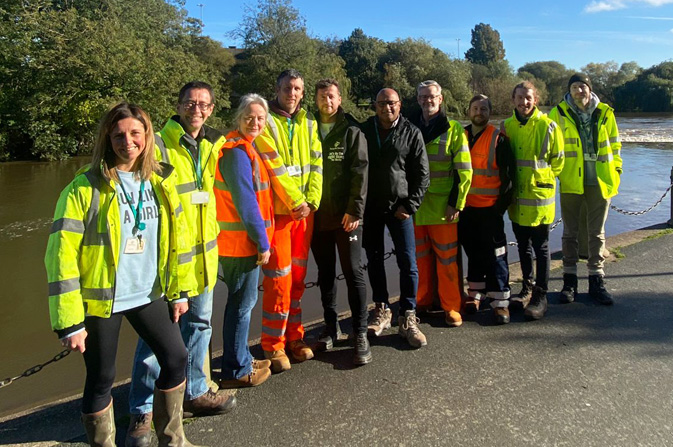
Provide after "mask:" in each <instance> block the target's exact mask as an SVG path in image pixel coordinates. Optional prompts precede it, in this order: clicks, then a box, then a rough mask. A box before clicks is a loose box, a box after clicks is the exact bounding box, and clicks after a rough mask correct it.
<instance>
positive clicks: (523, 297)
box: [509, 279, 534, 310]
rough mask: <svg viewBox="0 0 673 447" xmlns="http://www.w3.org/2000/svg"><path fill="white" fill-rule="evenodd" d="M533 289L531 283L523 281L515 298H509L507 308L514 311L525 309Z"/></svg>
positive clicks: (526, 280)
mask: <svg viewBox="0 0 673 447" xmlns="http://www.w3.org/2000/svg"><path fill="white" fill-rule="evenodd" d="M533 287H534V286H533V281H531V280H528V279H525V280H524V281H523V284H522V285H521V292H519V294H518V295H517V296H515V297H513V298H510V300H509V306H510V307H511V308H512V309H515V310H518V309H522V310H524V309H526V308H527V307H528V303H530V300H531V297H532V296H533Z"/></svg>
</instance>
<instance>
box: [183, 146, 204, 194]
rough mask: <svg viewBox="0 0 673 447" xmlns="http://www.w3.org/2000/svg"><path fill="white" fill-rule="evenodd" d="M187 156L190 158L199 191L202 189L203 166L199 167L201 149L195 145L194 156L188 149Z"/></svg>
mask: <svg viewBox="0 0 673 447" xmlns="http://www.w3.org/2000/svg"><path fill="white" fill-rule="evenodd" d="M187 152H188V153H189V158H191V159H192V165H193V167H194V175H195V177H196V187H197V188H199V191H201V190H203V168H201V151H200V150H199V147H198V146H197V147H196V158H194V155H192V151H190V150H188V151H187Z"/></svg>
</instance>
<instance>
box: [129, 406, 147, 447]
mask: <svg viewBox="0 0 673 447" xmlns="http://www.w3.org/2000/svg"><path fill="white" fill-rule="evenodd" d="M151 442H152V412H149V413H146V414H142V413H141V414H132V415H131V420H130V421H129V428H128V430H127V431H126V441H125V445H126V447H149V445H150V443H151Z"/></svg>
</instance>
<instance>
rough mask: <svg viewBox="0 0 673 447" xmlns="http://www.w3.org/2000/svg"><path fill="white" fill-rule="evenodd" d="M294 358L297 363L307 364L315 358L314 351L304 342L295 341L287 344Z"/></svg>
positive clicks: (300, 340)
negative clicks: (306, 362)
mask: <svg viewBox="0 0 673 447" xmlns="http://www.w3.org/2000/svg"><path fill="white" fill-rule="evenodd" d="M287 349H289V350H290V354H291V355H292V358H293V359H294V360H295V361H297V362H305V361H306V360H311V359H312V358H313V350H312V349H311V348H309V347H308V345H307V344H306V343H305V342H304V340H302V339H301V338H300V339H299V340H293V341H291V342H289V343H288V344H287Z"/></svg>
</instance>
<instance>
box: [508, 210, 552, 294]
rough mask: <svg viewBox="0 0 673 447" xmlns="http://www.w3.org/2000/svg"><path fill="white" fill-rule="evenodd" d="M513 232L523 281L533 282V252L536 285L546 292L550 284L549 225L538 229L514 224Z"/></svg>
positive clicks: (540, 226) (542, 225)
mask: <svg viewBox="0 0 673 447" xmlns="http://www.w3.org/2000/svg"><path fill="white" fill-rule="evenodd" d="M512 230H513V231H514V236H515V237H516V243H517V244H518V245H519V247H518V248H519V259H520V260H521V274H522V275H523V279H524V281H525V280H528V281H533V252H535V260H536V268H535V281H534V282H535V285H536V286H538V287H540V288H541V289H542V290H544V291H545V292H546V291H547V287H548V284H549V266H550V264H551V257H550V254H549V225H548V224H541V225H538V226H536V227H524V226H521V225H519V224H515V223H514V222H512Z"/></svg>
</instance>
